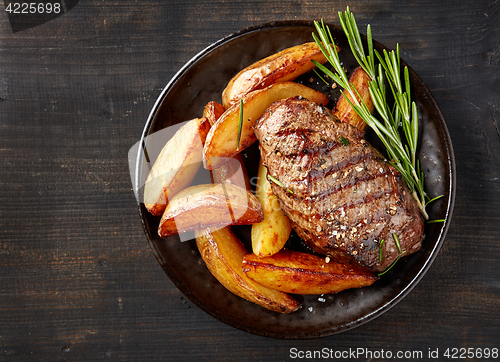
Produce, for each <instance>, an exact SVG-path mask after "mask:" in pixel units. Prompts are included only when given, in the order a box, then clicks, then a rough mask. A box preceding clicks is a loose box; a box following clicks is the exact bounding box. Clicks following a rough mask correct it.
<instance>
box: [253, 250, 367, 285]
mask: <svg viewBox="0 0 500 362" xmlns="http://www.w3.org/2000/svg"><path fill="white" fill-rule="evenodd" d="M243 271H244V272H245V274H246V275H247V276H248V277H249V278H250V279H252V280H254V281H256V282H257V283H260V284H262V285H264V286H266V287H268V288H272V289H276V290H280V291H282V292H285V293H292V294H305V295H307V294H330V293H337V292H340V291H342V290H345V289H350V288H360V287H364V286H368V285H371V284H373V283H374V282H375V281H376V280H377V277H376V276H374V275H373V274H371V273H369V272H367V271H365V270H362V269H360V268H359V267H357V266H355V265H351V264H345V263H342V262H337V261H334V260H330V262H328V263H327V262H326V261H325V259H324V258H320V257H318V256H315V255H312V254H307V253H301V252H296V251H291V250H286V249H283V250H281V251H280V252H279V253H277V254H274V255H272V256H266V257H258V256H257V255H255V254H249V255H246V256H245V257H244V259H243Z"/></svg>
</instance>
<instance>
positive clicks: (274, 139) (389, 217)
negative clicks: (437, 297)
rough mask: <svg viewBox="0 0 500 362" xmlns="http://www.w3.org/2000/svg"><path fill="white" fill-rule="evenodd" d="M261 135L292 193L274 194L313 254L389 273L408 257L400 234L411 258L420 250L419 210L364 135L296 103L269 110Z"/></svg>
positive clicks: (265, 152)
mask: <svg viewBox="0 0 500 362" xmlns="http://www.w3.org/2000/svg"><path fill="white" fill-rule="evenodd" d="M255 134H256V136H257V139H258V140H259V148H260V152H261V157H262V162H263V164H264V165H265V166H266V167H267V169H268V174H269V175H271V176H273V177H274V178H276V179H277V180H279V181H280V182H281V183H282V184H283V185H284V186H285V187H281V186H279V185H277V184H276V183H274V182H271V187H272V190H273V193H274V194H275V195H276V196H277V197H278V199H279V201H280V205H281V207H282V209H283V210H284V211H285V213H286V214H287V215H288V217H289V218H290V220H291V222H292V225H293V228H294V230H295V231H296V233H297V234H298V235H299V236H300V237H301V238H302V239H303V240H304V241H305V242H306V243H307V244H308V245H309V246H310V247H311V248H312V249H313V250H315V251H316V252H318V253H320V254H323V255H331V256H333V257H335V258H337V259H338V258H341V259H348V260H350V261H353V260H354V261H356V262H357V263H358V264H359V265H361V266H363V267H365V268H367V269H369V270H372V271H382V270H384V269H386V268H387V267H388V266H389V265H390V264H391V263H392V262H393V261H394V260H395V259H396V258H397V257H398V256H399V255H400V252H399V250H398V247H397V245H396V243H395V240H394V237H393V234H394V233H395V234H396V235H397V236H398V238H399V241H400V246H401V249H402V252H403V255H408V254H411V253H413V252H415V251H417V250H419V249H420V247H421V244H422V240H423V238H424V235H423V229H424V226H423V220H422V218H421V216H420V213H419V210H418V206H417V205H416V202H415V200H414V199H413V197H412V196H411V195H410V193H409V191H408V189H407V188H406V186H405V185H404V184H403V182H402V179H401V176H400V174H399V173H398V172H397V170H396V169H395V168H394V167H392V166H391V165H389V164H388V163H386V162H384V160H383V157H382V156H381V155H380V154H379V153H378V152H377V151H376V150H375V149H373V148H372V147H371V146H370V144H369V143H368V142H366V141H365V140H364V138H363V133H362V132H361V131H359V130H357V129H356V128H354V127H352V126H351V125H349V124H347V123H340V122H339V121H338V120H337V118H336V117H335V116H334V115H333V114H332V113H331V112H330V111H329V110H327V109H326V108H324V107H322V106H320V105H317V104H316V103H313V102H310V101H308V100H305V99H302V98H300V97H299V98H297V97H296V98H289V99H285V100H281V101H278V102H276V103H274V104H273V105H272V106H271V107H269V108H268V109H267V110H266V112H265V113H264V115H263V116H262V117H261V118H260V119H259V120H258V121H257V123H256V125H255ZM382 240H383V242H382ZM381 242H382V247H381V246H380V244H381ZM381 249H382V259H381V260H380V250H381Z"/></svg>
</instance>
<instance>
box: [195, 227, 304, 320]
mask: <svg viewBox="0 0 500 362" xmlns="http://www.w3.org/2000/svg"><path fill="white" fill-rule="evenodd" d="M195 236H196V245H197V246H198V250H199V251H200V254H201V257H202V259H203V260H204V261H205V264H206V265H207V267H208V269H209V270H210V273H212V275H213V276H214V277H215V278H216V279H217V280H218V281H219V282H220V283H221V284H222V285H223V286H224V287H225V288H226V289H228V290H229V291H230V292H232V293H234V294H236V295H237V296H239V297H241V298H244V299H246V300H248V301H250V302H253V303H256V304H258V305H260V306H262V307H264V308H267V309H269V310H272V311H275V312H279V313H291V312H294V311H296V310H297V309H299V308H300V303H299V302H298V301H297V300H295V299H294V298H292V297H291V296H289V295H288V294H286V293H283V292H279V291H276V290H272V289H269V288H266V287H264V286H262V285H260V284H258V283H256V282H254V281H253V280H251V279H249V278H248V277H247V276H246V275H245V274H244V273H243V270H242V267H241V265H242V262H243V257H244V256H245V255H246V254H247V250H246V249H245V247H244V245H243V244H242V243H241V241H240V240H238V238H237V237H236V236H235V235H234V234H233V233H232V232H231V229H230V227H224V228H222V229H219V230H217V231H210V230H207V229H206V230H196V231H195Z"/></svg>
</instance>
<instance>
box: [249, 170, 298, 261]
mask: <svg viewBox="0 0 500 362" xmlns="http://www.w3.org/2000/svg"><path fill="white" fill-rule="evenodd" d="M255 196H256V197H257V200H259V202H260V204H261V205H262V210H263V212H264V220H263V221H261V222H260V223H257V224H253V225H252V231H251V239H252V251H253V253H254V254H256V255H258V256H268V255H273V254H276V253H277V252H278V251H280V250H281V249H282V248H283V246H285V243H286V242H287V240H288V238H289V237H290V232H291V231H292V225H291V223H290V220H289V219H288V217H287V216H286V215H285V213H284V212H283V210H281V206H280V204H279V201H278V198H277V197H276V196H275V195H274V194H273V191H272V190H271V184H270V183H269V181H268V180H267V169H266V167H265V166H264V165H263V164H262V162H260V163H259V171H258V178H257V186H256V188H255Z"/></svg>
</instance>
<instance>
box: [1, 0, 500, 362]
mask: <svg viewBox="0 0 500 362" xmlns="http://www.w3.org/2000/svg"><path fill="white" fill-rule="evenodd" d="M7 3H9V2H8V1H6V2H5V4H6V5H7ZM65 5H66V7H65V10H66V14H64V15H62V16H60V17H57V18H55V19H53V20H51V21H48V22H46V23H44V24H41V25H39V26H36V27H31V28H27V29H25V30H20V29H19V23H15V22H13V23H12V26H16V27H17V28H15V29H14V28H13V27H11V22H9V18H8V16H7V15H8V14H7V12H6V11H5V7H2V6H0V10H1V13H0V191H1V192H0V205H1V208H0V216H1V217H0V361H59V360H61V361H62V360H71V361H73V360H79V361H94V360H106V359H110V360H121V361H152V360H172V361H181V360H185V361H193V360H198V361H222V360H227V361H235V360H255V361H259V360H262V361H271V360H272V361H285V360H291V359H293V357H294V356H295V355H294V354H293V351H294V350H292V349H293V348H296V351H302V352H305V351H317V350H322V349H323V348H326V349H328V350H330V349H331V350H334V351H348V350H350V349H351V350H356V349H358V348H362V349H365V348H366V349H367V350H370V351H381V350H385V351H422V352H423V356H424V358H420V359H419V360H427V356H428V353H429V351H435V350H436V349H439V353H440V357H441V360H445V359H446V358H445V357H444V352H445V351H446V350H447V349H448V348H449V349H450V351H451V349H452V348H473V349H474V351H476V349H477V348H479V349H483V350H484V349H485V348H490V349H492V348H500V271H499V270H500V268H499V264H500V226H499V224H500V211H499V210H500V126H499V125H500V6H499V5H498V4H497V2H496V1H493V0H478V1H473V2H472V1H470V0H469V1H464V0H457V1H442V2H435V1H425V0H418V1H401V0H397V1H389V0H375V1H366V2H364V1H355V0H353V1H351V2H345V1H336V2H332V1H309V0H301V1H283V0H277V1H272V2H268V1H261V0H256V1H249V0H235V1H210V0H207V1H195V0H183V1H165V2H153V1H139V2H137V1H130V0H122V1H114V2H111V1H107V2H103V1H96V0H89V1H81V2H79V3H78V2H75V1H73V2H72V4H71V2H70V1H66V4H65ZM347 5H349V6H350V7H351V10H352V11H353V12H354V13H355V15H356V17H357V20H358V24H359V25H360V27H362V29H364V28H365V26H366V24H368V23H370V24H371V25H372V29H373V31H374V37H375V38H376V39H377V40H379V41H380V42H382V43H383V44H385V45H387V46H388V47H390V48H393V47H395V45H396V43H397V42H398V43H399V44H400V47H401V52H402V57H403V58H404V59H405V60H406V61H407V62H408V63H409V64H410V65H411V66H412V68H413V69H414V70H415V71H416V72H417V73H418V74H419V75H420V77H421V78H422V79H423V80H424V82H425V83H426V84H427V86H428V87H429V89H430V90H431V92H432V94H433V95H434V97H435V98H436V100H437V103H438V104H439V106H440V108H441V110H442V113H443V115H444V118H445V120H446V122H447V125H448V128H449V131H450V134H451V138H452V141H453V146H454V150H455V156H456V166H457V190H456V191H457V194H456V195H457V196H456V204H455V209H454V213H453V218H452V223H451V226H450V229H449V232H448V235H447V238H446V241H445V243H444V246H443V247H442V249H441V251H440V253H439V255H438V257H437V259H436V260H435V263H434V264H433V266H432V267H431V268H430V270H429V272H428V273H427V274H426V275H425V277H424V278H423V280H422V281H421V282H420V283H419V284H418V285H417V287H416V288H415V289H414V290H413V291H412V292H411V293H410V294H409V295H408V296H407V297H406V298H405V299H404V300H403V301H401V302H400V303H399V304H397V305H396V306H395V307H394V308H393V309H391V310H390V311H389V312H387V313H385V314H384V315H382V316H381V317H379V318H377V319H376V320H374V321H372V322H370V323H368V324H365V325H362V326H360V327H358V328H356V329H353V330H351V331H347V332H345V333H342V334H338V335H334V336H330V337H325V338H320V339H312V340H302V341H301V340H292V341H283V340H278V339H271V338H266V337H260V336H256V335H252V334H248V333H245V332H242V331H240V330H237V329H234V328H233V327H230V326H227V325H225V324H223V323H221V322H219V321H218V320H216V319H214V318H213V317H211V316H209V315H208V314H206V313H205V312H203V311H202V310H200V309H199V308H198V307H196V306H195V305H193V303H192V302H190V301H189V300H188V299H187V298H186V297H184V296H183V295H182V293H181V292H180V291H179V290H178V289H177V288H176V287H175V286H174V285H173V284H172V282H171V281H170V280H169V279H168V278H167V276H166V275H165V273H164V272H163V270H162V269H161V267H160V266H159V264H158V263H157V261H156V260H155V257H154V255H153V253H152V252H151V250H150V248H149V246H148V244H147V242H146V239H145V236H144V233H143V230H142V228H141V224H140V221H139V217H138V210H137V205H136V200H135V198H134V195H133V192H132V184H131V180H130V174H129V165H128V159H127V153H128V151H129V149H130V147H132V146H133V145H134V143H136V142H137V141H138V140H139V138H140V135H141V131H142V129H143V126H144V124H145V121H146V118H147V116H148V114H149V112H150V110H151V108H152V106H153V104H154V102H155V100H156V98H157V96H158V95H159V94H160V92H161V90H162V88H163V87H164V86H165V85H166V84H167V82H168V81H169V79H170V78H171V77H172V76H173V75H174V74H175V73H176V72H177V71H178V70H179V69H180V68H181V67H182V66H183V64H184V63H185V62H186V61H188V60H189V59H190V58H191V57H193V56H194V55H195V54H197V53H198V52H199V51H201V50H202V49H204V48H205V47H207V46H208V45H210V44H211V43H213V42H215V41H217V40H218V39H220V38H222V37H225V36H227V35H229V34H231V33H233V32H235V31H237V30H239V29H242V28H245V27H247V26H251V25H257V24H260V23H264V22H268V21H273V20H288V19H291V20H294V19H305V20H314V19H320V18H325V20H327V21H329V22H332V23H337V24H338V18H337V11H339V10H344V9H345V7H346V6H347ZM63 10H64V8H63ZM16 24H17V25H16ZM13 30H19V31H16V32H13ZM474 353H476V352H474ZM475 356H478V355H477V354H475ZM498 358H500V357H497V359H498ZM332 359H333V358H332ZM356 359H359V360H366V359H367V358H366V356H364V355H359V356H357V358H356ZM474 359H476V360H481V358H471V359H470V360H474ZM490 359H491V358H490ZM374 360H376V359H374ZM380 360H382V359H380ZM414 360H417V359H414Z"/></svg>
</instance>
